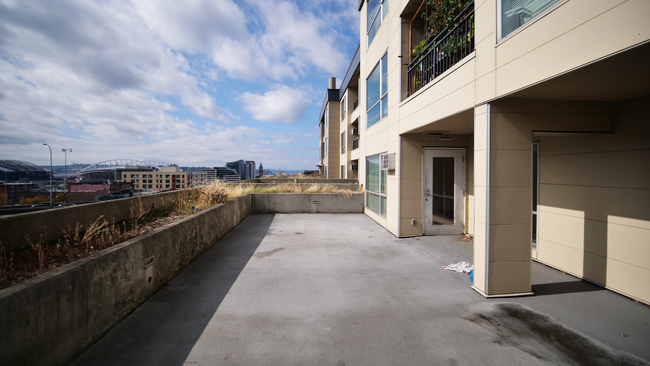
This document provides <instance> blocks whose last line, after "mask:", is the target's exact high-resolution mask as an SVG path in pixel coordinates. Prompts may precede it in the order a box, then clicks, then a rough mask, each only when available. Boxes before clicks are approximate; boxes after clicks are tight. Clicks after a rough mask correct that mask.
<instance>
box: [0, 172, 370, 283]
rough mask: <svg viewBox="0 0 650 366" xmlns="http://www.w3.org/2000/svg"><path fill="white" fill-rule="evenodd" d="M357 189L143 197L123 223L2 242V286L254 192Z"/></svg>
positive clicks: (222, 186)
mask: <svg viewBox="0 0 650 366" xmlns="http://www.w3.org/2000/svg"><path fill="white" fill-rule="evenodd" d="M360 190H363V188H360ZM352 192H353V191H351V190H349V189H340V188H336V187H335V186H332V185H329V184H322V183H303V184H300V183H288V184H274V185H269V186H268V187H262V188H260V187H258V186H256V185H254V184H245V183H241V184H228V183H224V182H221V181H217V182H215V183H213V184H210V185H206V186H203V187H200V188H196V189H192V190H185V191H182V192H180V194H179V195H178V198H177V199H176V201H175V202H174V203H173V204H171V205H170V206H168V207H163V208H158V207H143V205H142V201H141V200H138V202H137V204H136V205H135V206H134V207H132V208H131V217H130V219H129V220H125V221H123V222H118V223H115V222H113V223H109V222H108V221H107V220H106V219H104V216H100V217H99V218H97V220H95V222H94V223H92V224H91V225H90V226H89V227H88V228H87V229H85V230H84V228H83V227H82V225H81V224H80V223H78V222H77V223H75V224H74V227H71V226H70V225H68V227H67V229H64V228H61V231H62V238H61V239H59V240H57V241H56V242H47V241H46V240H45V239H44V238H43V235H41V236H40V238H39V239H38V241H36V242H34V241H32V238H29V236H27V237H25V239H26V240H27V242H28V243H29V247H28V248H26V249H24V250H20V251H10V250H7V248H5V247H4V246H3V245H2V242H0V289H3V288H6V287H9V286H11V285H14V284H16V283H18V282H21V281H24V280H26V279H28V278H32V277H35V276H37V275H39V274H42V273H44V272H47V271H49V270H52V269H54V268H57V267H60V266H62V265H64V264H67V263H71V262H74V261H76V260H78V259H81V258H84V257H88V256H91V255H93V254H95V253H97V252H99V251H100V250H103V249H106V248H110V247H112V246H113V245H116V244H119V243H123V242H125V241H127V240H130V239H132V238H135V237H137V236H139V235H142V234H145V233H148V232H151V231H153V230H155V229H157V228H159V227H163V226H165V225H169V224H171V223H173V222H175V221H177V220H179V219H181V218H184V217H186V216H189V215H192V214H194V213H197V212H199V211H202V210H205V209H207V208H210V207H213V206H216V205H218V204H221V203H223V202H226V201H229V200H232V199H235V198H237V197H240V196H243V195H245V194H248V193H336V194H342V195H344V196H346V197H352ZM9 247H11V246H9Z"/></svg>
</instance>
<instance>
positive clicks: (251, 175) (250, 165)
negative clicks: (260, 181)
mask: <svg viewBox="0 0 650 366" xmlns="http://www.w3.org/2000/svg"><path fill="white" fill-rule="evenodd" d="M255 170H256V169H255V162H254V161H252V160H246V179H255Z"/></svg>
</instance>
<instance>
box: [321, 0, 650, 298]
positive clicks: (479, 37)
mask: <svg viewBox="0 0 650 366" xmlns="http://www.w3.org/2000/svg"><path fill="white" fill-rule="evenodd" d="M387 1H388V0H387ZM498 1H499V0H476V1H475V11H476V13H475V22H476V30H475V35H476V51H475V52H474V53H473V54H472V55H470V56H469V57H466V58H465V59H463V60H462V61H461V62H460V63H459V64H457V65H455V66H454V67H452V68H451V69H450V70H448V71H447V72H446V73H445V74H443V75H442V76H441V77H439V78H437V79H436V80H434V81H433V82H432V83H430V84H428V85H427V86H426V87H424V88H423V89H422V90H420V91H418V92H417V93H416V94H415V95H413V96H410V97H409V98H406V96H405V90H406V67H404V66H402V63H404V62H408V61H407V59H406V57H407V54H408V53H409V52H410V48H411V45H409V44H408V34H407V33H406V32H407V31H408V25H406V24H404V23H402V18H400V14H401V13H402V11H403V10H404V9H405V8H406V6H407V4H408V3H409V2H408V1H406V0H399V1H397V0H390V4H389V6H390V9H389V12H388V13H387V17H386V19H384V21H383V22H382V25H381V26H380V27H379V29H378V32H377V34H376V36H375V38H374V40H373V42H372V43H371V44H370V45H368V44H367V36H366V29H367V27H366V22H367V19H366V14H367V10H366V6H365V4H364V6H363V7H362V9H361V11H360V32H359V37H360V38H359V39H360V82H359V87H358V95H359V102H360V105H359V108H358V111H359V112H357V113H359V132H360V134H361V139H360V145H359V149H358V150H357V151H355V152H354V153H352V152H350V155H349V157H350V159H355V158H358V162H359V170H358V175H359V179H360V182H361V183H362V184H364V186H365V158H366V157H367V156H371V155H375V154H379V153H384V152H389V153H395V154H396V162H397V164H396V165H397V167H396V170H395V172H394V174H389V175H388V182H387V183H388V187H387V188H388V189H387V191H388V197H387V203H388V205H387V215H386V218H381V217H379V216H378V215H376V214H374V213H372V212H367V213H368V215H369V216H370V217H372V218H374V219H375V220H376V221H377V222H378V223H380V224H381V225H383V226H384V227H386V228H387V229H388V230H389V231H391V232H392V233H393V234H395V235H401V236H405V235H411V233H413V235H415V232H419V233H421V232H422V231H421V227H418V225H421V220H420V221H419V222H418V224H417V225H416V226H411V223H410V220H411V218H412V217H411V216H412V214H413V212H412V211H414V208H413V207H415V206H412V205H411V204H414V203H415V201H414V200H416V197H414V196H413V192H414V190H412V189H410V188H415V186H416V185H417V186H418V187H420V188H418V190H417V192H420V191H421V185H422V182H421V174H422V173H421V170H422V163H421V156H419V157H418V156H411V155H404V156H402V154H407V151H408V150H409V149H410V148H411V147H410V144H412V142H411V141H410V140H409V138H407V137H405V136H407V134H409V133H410V132H412V131H413V130H414V129H417V128H422V127H424V126H431V130H436V123H437V122H438V121H443V120H444V119H446V118H448V117H450V116H455V115H458V114H459V113H462V112H464V111H467V110H470V111H471V110H474V111H475V115H476V117H475V118H476V119H475V129H476V131H475V134H474V138H473V139H472V138H470V139H469V140H467V141H466V143H467V144H468V145H467V146H468V147H469V145H470V144H474V143H478V141H479V140H481V139H482V138H483V137H485V136H486V134H491V135H492V136H493V138H494V139H495V145H494V146H493V148H495V151H494V154H492V169H495V172H494V173H495V175H493V178H494V179H493V180H492V181H491V182H487V181H485V180H483V182H481V181H480V180H479V179H478V177H477V175H479V174H483V176H482V177H481V178H482V179H483V178H485V170H486V169H487V166H486V163H485V160H484V159H485V156H486V155H484V154H485V153H486V150H485V146H482V148H483V149H482V150H481V149H479V147H478V146H477V148H476V149H477V151H475V152H474V153H473V154H470V153H469V151H468V154H467V156H468V157H470V156H471V157H472V160H469V159H468V161H467V180H468V186H467V190H468V203H467V208H468V209H467V210H466V212H467V215H468V217H467V219H468V221H467V223H466V224H467V230H468V232H470V233H472V232H476V235H475V236H476V237H477V242H478V243H477V245H478V246H479V251H480V250H481V247H480V246H481V245H484V244H481V240H486V239H485V238H483V239H481V238H479V237H480V235H481V234H480V232H481V231H482V232H483V233H484V232H485V227H480V225H481V224H483V225H484V224H485V221H486V220H485V218H481V217H479V216H478V211H479V209H483V212H484V206H485V204H486V202H487V200H488V199H490V200H495V202H498V203H500V205H499V206H501V205H507V204H509V202H510V201H511V200H512V197H515V196H516V197H520V198H521V197H524V196H525V197H529V196H530V194H529V193H530V186H529V185H528V187H523V186H522V187H518V186H517V185H518V184H522V185H523V182H524V181H525V179H529V178H530V171H529V164H530V143H531V141H532V138H533V137H532V129H533V127H534V126H538V125H539V124H543V125H544V127H543V128H546V129H551V128H556V129H559V130H563V129H566V128H567V126H573V127H574V128H577V129H578V130H582V131H584V130H587V129H594V130H599V129H600V130H606V129H608V128H611V118H612V116H611V113H610V112H607V111H605V110H603V108H604V109H607V108H608V107H607V106H605V107H603V106H600V105H599V106H596V105H593V104H588V103H587V104H571V103H568V104H562V103H555V104H553V105H552V108H551V109H550V110H548V109H546V107H548V106H549V105H548V104H544V103H542V104H537V105H534V103H533V104H530V103H528V104H526V103H521V102H517V103H512V102H504V101H503V98H505V97H507V96H508V95H509V94H511V93H513V92H515V91H517V90H521V89H524V88H526V87H529V86H531V85H535V84H537V83H540V82H543V81H544V80H547V79H550V78H552V77H555V76H558V75H561V74H564V73H566V72H570V71H571V70H574V69H576V68H578V67H580V66H584V65H587V64H589V63H592V62H596V61H598V60H600V59H602V58H604V57H607V56H610V55H612V54H614V53H617V52H620V51H622V50H625V49H627V48H629V47H632V46H634V45H638V44H640V43H642V42H645V41H646V40H648V39H650V22H647V21H646V20H645V15H646V14H650V1H647V0H627V1H625V0H570V1H560V2H559V3H558V4H557V5H556V6H554V7H553V8H552V9H551V10H550V11H548V12H546V13H544V14H542V15H541V16H539V17H537V18H536V19H534V20H533V21H531V22H529V23H528V24H526V25H524V26H522V27H521V28H520V29H518V30H516V31H515V32H513V33H512V34H511V35H509V36H508V37H506V38H504V39H498V30H497V27H498V22H497V11H498V10H497V4H498ZM385 52H388V70H389V74H388V89H389V91H388V100H389V110H388V116H387V117H386V118H384V119H382V120H381V121H379V122H378V123H376V124H375V125H373V126H372V127H370V128H366V110H367V106H366V78H367V77H368V76H369V74H370V72H371V71H372V69H373V68H374V67H375V66H376V64H377V62H378V61H379V60H380V58H381V57H382V56H383V54H384V53H385ZM400 56H403V57H400ZM348 99H351V98H348ZM488 102H489V103H492V104H494V105H496V106H497V107H499V108H502V109H503V108H505V109H504V110H503V111H502V112H503V113H501V112H497V113H496V114H494V113H495V112H494V111H493V114H492V115H491V116H490V117H491V118H490V120H491V121H492V122H493V123H492V127H491V128H492V129H493V130H490V131H487V130H481V128H479V127H478V126H479V125H480V124H481V123H484V122H485V121H486V120H487V115H486V114H485V113H486V108H485V103H488ZM504 103H505V104H504ZM507 103H510V104H509V105H508V104H507ZM536 110H541V113H533V112H531V111H536ZM574 113H577V114H578V117H577V118H576V117H575V116H574V115H573V114H574ZM492 117H493V118H492ZM549 117H550V118H549ZM512 118H514V120H512ZM483 127H485V126H483ZM520 130H523V131H527V132H526V138H525V140H524V141H523V142H522V141H519V140H518V138H519V137H521V133H522V132H521V131H520ZM400 135H401V136H402V137H405V138H404V139H402V145H401V146H400V139H399V138H400ZM339 136H340V133H339ZM511 139H512V140H511ZM524 142H525V143H524ZM481 143H482V144H484V143H483V142H481ZM518 143H523V144H524V145H526V147H525V148H523V147H522V146H523V145H517V144H518ZM404 144H406V146H405V145H404ZM336 146H337V147H338V148H339V149H340V144H337V145H336ZM513 146H514V148H513ZM520 148H521V149H520ZM330 151H331V149H330ZM482 154H483V155H482ZM417 159H420V162H419V163H417ZM480 159H483V160H480ZM479 162H480V164H479ZM339 170H340V168H338V169H337V171H339ZM520 170H521V171H522V172H523V171H524V170H526V172H527V173H525V174H528V175H525V174H523V175H522V174H516V173H517V172H518V171H520ZM330 171H333V170H332V169H330ZM511 174H515V175H512V176H511ZM418 176H419V177H420V181H419V182H417V183H416V182H415V181H416V180H417V178H414V177H418ZM475 178H476V179H475ZM400 179H401V183H400ZM470 181H471V183H473V184H469V183H470ZM528 182H530V180H528ZM481 184H482V185H481ZM486 184H494V185H495V186H494V188H493V189H491V192H492V195H491V196H490V197H487V196H486V192H487V190H486V189H485V185H486ZM470 189H472V190H473V191H472V192H471V194H470ZM419 205H420V208H421V202H420V203H419ZM470 207H476V209H475V210H470V209H469V208H470ZM520 208H521V210H522V212H524V211H526V212H528V211H529V210H528V209H529V208H530V207H520ZM366 211H368V210H366ZM415 211H418V210H417V209H415ZM475 211H476V212H475ZM419 212H421V209H420V210H419ZM506 213H508V212H506ZM506 213H504V214H506ZM470 215H471V216H470ZM483 216H485V213H483ZM527 216H529V215H528V214H525V215H523V216H522V217H527ZM481 220H483V221H481ZM508 220H509V219H508ZM508 220H506V221H508ZM506 221H503V220H501V221H498V220H497V221H494V220H493V221H492V222H491V225H492V224H494V225H497V224H496V222H500V223H501V224H500V225H501V226H499V227H496V226H495V227H494V228H493V229H494V230H491V231H490V232H491V233H494V235H497V233H498V235H500V236H499V237H500V238H502V239H503V240H504V241H505V240H506V238H511V239H512V240H514V241H515V242H517V241H519V240H520V239H523V238H524V236H526V238H528V236H529V231H530V222H527V221H525V220H523V221H521V220H520V221H521V222H519V221H517V222H514V221H516V220H514V219H513V222H510V223H506ZM510 224H513V225H512V226H511V227H509V228H508V226H509V225H510ZM515 227H516V229H515ZM513 235H514V236H513ZM513 238H518V239H513ZM500 240H501V239H500ZM508 240H509V239H508ZM485 242H487V241H485ZM511 249H512V248H511ZM504 250H505V252H504V253H505V254H503V256H504V258H506V257H507V255H508V254H507V253H508V251H509V249H507V247H506V248H505V249H504ZM518 253H519V252H518ZM519 254H521V253H519ZM519 254H518V255H519ZM517 258H518V259H517V261H520V262H521V268H522V270H525V269H528V270H529V264H528V265H526V264H524V262H525V260H524V259H522V258H519V257H517ZM483 259H484V258H483ZM511 259H512V258H511ZM528 261H529V260H528ZM479 265H480V264H479ZM526 266H528V267H526ZM524 267H525V268H524ZM503 268H504V270H503V271H502V273H504V276H506V275H505V273H508V270H506V269H505V267H503ZM478 276H479V277H480V275H478ZM495 278H498V277H495ZM506 282H507V281H506ZM495 283H496V282H495ZM513 286H514V287H517V286H518V285H513ZM507 287H508V286H505V287H504V288H502V290H503V291H509V290H508V289H507ZM520 287H521V286H520ZM500 291H501V290H500Z"/></svg>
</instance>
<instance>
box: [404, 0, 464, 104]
mask: <svg viewBox="0 0 650 366" xmlns="http://www.w3.org/2000/svg"><path fill="white" fill-rule="evenodd" d="M454 24H456V25H455V26H454V27H452V28H451V29H447V28H445V29H443V30H442V31H441V32H440V34H438V35H437V36H436V37H435V38H434V39H433V40H431V41H430V42H429V44H428V45H427V47H426V48H425V49H424V50H423V51H422V52H420V54H419V55H418V56H417V57H416V58H415V59H414V60H413V61H412V62H411V63H410V64H409V65H408V79H407V95H413V93H415V92H417V91H418V90H420V89H421V88H422V87H423V86H425V85H427V84H428V83H430V82H431V81H433V79H435V78H437V77H438V76H440V75H441V74H442V73H444V72H445V71H447V70H449V69H450V68H451V67H452V66H454V65H455V64H456V63H458V62H459V61H460V60H462V59H464V58H465V57H467V56H469V54H470V53H472V52H474V3H473V2H472V3H471V4H469V5H468V6H467V7H466V8H465V9H463V11H462V12H461V13H460V14H458V16H457V17H456V19H454Z"/></svg>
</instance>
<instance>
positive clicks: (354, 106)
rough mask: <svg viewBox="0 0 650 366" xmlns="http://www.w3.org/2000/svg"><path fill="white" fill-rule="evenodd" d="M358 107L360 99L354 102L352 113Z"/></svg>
mask: <svg viewBox="0 0 650 366" xmlns="http://www.w3.org/2000/svg"><path fill="white" fill-rule="evenodd" d="M358 106H359V99H357V100H355V101H354V104H353V105H352V112H354V111H355V110H356V109H357V107H358Z"/></svg>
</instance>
